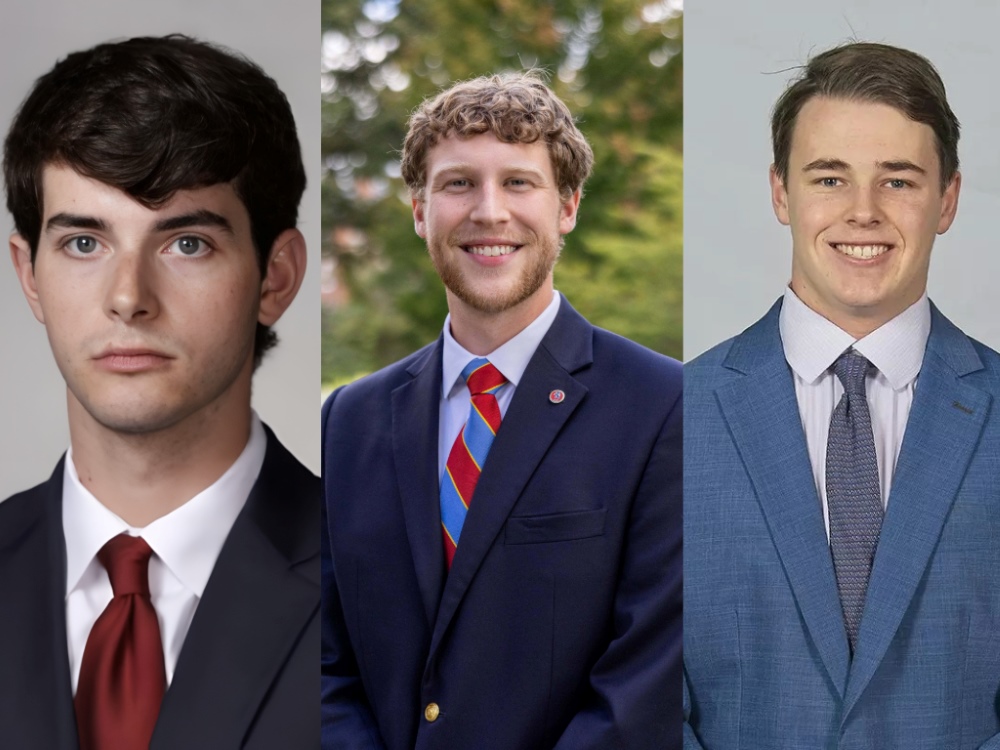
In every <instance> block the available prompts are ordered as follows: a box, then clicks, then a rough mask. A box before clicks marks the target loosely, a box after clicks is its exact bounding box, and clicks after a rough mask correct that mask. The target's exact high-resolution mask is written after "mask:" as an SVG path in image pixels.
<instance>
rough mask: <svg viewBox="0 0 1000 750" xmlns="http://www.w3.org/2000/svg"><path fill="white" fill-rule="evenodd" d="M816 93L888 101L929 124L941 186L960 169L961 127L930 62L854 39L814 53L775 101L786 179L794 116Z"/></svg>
mask: <svg viewBox="0 0 1000 750" xmlns="http://www.w3.org/2000/svg"><path fill="white" fill-rule="evenodd" d="M815 96H823V97H828V98H831V99H848V100H852V101H861V102H875V103H878V104H886V105H888V106H890V107H892V108H894V109H897V110H899V111H900V112H902V113H903V114H904V115H906V116H907V117H908V118H909V119H911V120H913V121H914V122H920V123H923V124H925V125H929V126H930V127H931V129H932V130H933V131H934V136H935V140H936V142H937V153H938V161H939V163H940V166H941V189H942V190H944V188H945V187H947V186H948V183H949V182H950V181H951V178H952V177H954V175H955V172H957V171H958V134H959V127H960V126H959V123H958V119H957V118H956V117H955V113H954V112H952V111H951V107H949V106H948V99H947V97H946V96H945V90H944V83H943V82H942V81H941V77H940V76H939V75H938V73H937V71H936V70H935V69H934V66H933V65H931V63H930V61H929V60H927V58H925V57H923V56H922V55H918V54H917V53H916V52H910V51H909V50H905V49H901V48H899V47H892V46H890V45H888V44H872V43H869V42H852V43H850V44H844V45H841V46H839V47H834V48H833V49H831V50H827V51H826V52H822V53H821V54H818V55H816V56H815V57H812V58H810V60H809V62H808V63H806V65H805V67H804V68H803V69H802V73H801V75H800V76H799V77H798V78H797V79H796V80H795V81H794V82H793V83H792V84H791V85H789V87H788V88H787V89H785V93H784V94H782V95H781V98H780V99H778V102H777V104H775V105H774V111H773V112H772V113H771V143H772V145H773V148H774V170H775V172H776V173H777V175H778V177H780V178H781V180H782V182H784V181H785V178H786V177H787V175H788V157H789V154H790V153H791V150H792V133H793V131H794V129H795V120H796V118H797V117H798V114H799V110H801V109H802V106H803V105H804V104H805V103H806V102H807V101H808V100H809V99H812V98H813V97H815Z"/></svg>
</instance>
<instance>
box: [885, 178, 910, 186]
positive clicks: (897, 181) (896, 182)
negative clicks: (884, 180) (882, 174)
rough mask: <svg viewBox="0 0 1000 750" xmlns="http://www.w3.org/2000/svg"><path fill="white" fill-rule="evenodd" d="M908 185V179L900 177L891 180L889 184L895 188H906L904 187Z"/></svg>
mask: <svg viewBox="0 0 1000 750" xmlns="http://www.w3.org/2000/svg"><path fill="white" fill-rule="evenodd" d="M906 185H907V182H906V180H900V179H898V178H897V179H895V180H889V186H890V187H894V188H904V187H906Z"/></svg>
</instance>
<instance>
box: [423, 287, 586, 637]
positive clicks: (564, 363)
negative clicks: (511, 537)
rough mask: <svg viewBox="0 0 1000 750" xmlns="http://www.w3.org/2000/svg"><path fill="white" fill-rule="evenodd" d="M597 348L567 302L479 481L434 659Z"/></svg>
mask: <svg viewBox="0 0 1000 750" xmlns="http://www.w3.org/2000/svg"><path fill="white" fill-rule="evenodd" d="M592 345H593V327H592V326H591V325H590V324H589V323H588V322H587V321H586V320H584V319H583V318H582V317H581V316H580V315H579V314H578V313H577V312H576V311H575V310H574V309H573V308H572V307H571V306H570V305H569V303H568V302H567V301H566V300H565V299H562V300H561V301H560V307H559V313H558V315H557V316H556V319H555V321H553V323H552V327H551V328H550V329H549V331H548V333H546V334H545V337H544V338H543V339H542V342H541V344H540V345H539V347H538V349H537V350H536V351H535V354H534V355H533V356H532V358H531V361H530V362H529V363H528V367H527V369H526V370H525V371H524V376H523V377H522V378H521V382H520V383H518V385H517V390H516V391H515V393H514V398H513V400H512V401H511V403H510V407H509V408H508V410H507V414H506V415H505V416H504V419H503V423H502V424H501V426H500V430H499V431H498V432H497V436H496V439H495V440H494V442H493V447H492V448H491V449H490V455H489V457H488V458H487V460H486V465H485V466H484V467H483V472H482V474H481V475H480V477H479V483H478V485H477V486H476V493H475V496H474V497H473V500H472V504H471V505H470V508H469V514H468V516H467V517H466V519H465V525H464V527H463V528H462V538H461V539H460V540H459V543H458V549H457V551H456V553H455V559H454V561H453V562H452V568H451V571H450V572H449V573H448V578H447V581H446V583H445V587H444V592H443V594H442V597H441V606H440V608H439V610H438V613H437V622H436V623H435V626H434V634H433V636H432V639H431V649H430V655H431V657H433V655H434V653H435V652H436V651H437V648H438V646H439V645H440V643H441V639H442V637H443V636H444V633H445V631H446V630H447V628H448V625H449V624H450V623H451V620H452V617H453V616H454V614H455V612H456V610H457V609H458V606H459V604H460V603H461V601H462V598H463V597H464V596H465V592H466V591H468V588H469V585H470V584H471V582H472V579H473V578H474V577H475V575H476V572H477V571H478V570H479V566H480V565H481V564H482V562H483V559H484V558H485V557H486V554H487V553H488V552H489V550H490V549H491V547H492V546H493V543H494V541H495V539H496V537H497V534H499V533H500V531H501V529H502V528H503V525H504V523H505V522H506V520H507V517H508V516H509V515H510V512H511V509H512V508H513V507H514V504H515V503H516V502H517V500H518V498H519V497H520V496H521V493H522V491H523V490H524V487H525V485H526V484H527V483H528V480H529V479H530V478H531V475H532V474H533V473H534V472H535V469H536V468H537V467H538V464H539V463H540V462H541V461H542V459H543V458H544V457H545V454H546V453H547V452H548V450H549V446H550V445H551V444H552V441H553V440H555V438H556V436H557V435H558V434H559V432H560V430H561V429H562V427H563V425H564V424H565V423H566V422H567V421H568V420H569V418H570V417H571V416H572V414H573V412H574V411H576V408H577V407H578V406H579V405H580V402H581V401H582V400H583V398H584V396H585V395H586V394H587V388H586V387H585V386H584V385H583V384H581V383H580V382H579V381H577V380H576V379H575V378H574V377H573V375H572V373H573V372H575V371H577V370H578V369H580V368H581V367H584V366H586V365H588V364H590V363H591V362H592V361H593V349H592ZM554 390H561V391H563V393H564V394H565V399H564V400H563V401H562V402H560V403H558V404H553V403H550V401H549V394H550V393H551V392H552V391H554ZM435 465H436V464H435ZM438 517H439V514H438ZM439 546H440V543H439Z"/></svg>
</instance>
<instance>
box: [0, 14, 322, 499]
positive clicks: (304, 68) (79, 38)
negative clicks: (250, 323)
mask: <svg viewBox="0 0 1000 750" xmlns="http://www.w3.org/2000/svg"><path fill="white" fill-rule="evenodd" d="M173 32H179V33H184V34H189V35H191V36H194V37H197V38H200V39H204V40H206V41H212V42H216V43H219V44H222V45H224V46H227V47H230V48H232V49H234V50H238V51H239V52H242V53H243V54H245V55H246V56H247V57H249V58H250V59H251V60H253V61H254V62H256V63H257V64H258V65H260V66H261V67H262V68H263V69H264V70H265V71H266V72H267V73H268V74H269V75H270V76H271V77H272V78H274V79H275V80H276V81H277V82H278V85H279V86H280V87H281V89H282V90H283V91H284V92H285V95H286V96H287V97H288V99H289V101H290V102H291V105H292V111H293V113H294V116H295V121H296V123H297V125H298V131H299V138H300V141H301V143H302V150H303V157H304V160H305V166H306V174H307V176H308V179H309V185H308V188H307V189H306V193H305V196H304V197H303V200H302V205H301V208H300V218H299V227H300V229H301V230H302V232H303V234H305V237H306V241H307V243H308V246H309V267H308V270H307V273H306V280H305V282H304V283H303V285H302V289H301V290H300V292H299V295H298V298H297V299H296V300H295V302H294V303H293V305H292V306H291V308H290V309H289V310H288V311H287V312H286V314H285V316H284V317H283V318H282V319H281V321H280V322H279V323H278V325H277V326H276V327H275V330H276V331H277V332H278V335H279V337H280V338H281V343H280V344H279V345H278V347H277V348H276V349H274V350H273V351H272V352H270V354H269V355H268V357H267V358H266V359H265V360H264V364H263V365H262V366H261V368H260V370H259V371H258V372H257V374H256V376H255V378H254V399H253V400H254V407H255V408H256V409H257V412H258V413H259V414H260V416H261V418H262V419H263V420H264V421H265V422H267V423H268V424H270V425H271V427H272V428H273V429H274V430H275V432H276V433H277V434H278V436H279V438H280V439H281V440H282V441H283V442H284V443H285V445H286V446H287V447H288V448H289V450H291V451H292V452H293V453H294V454H295V455H296V456H298V458H299V459H300V460H301V461H303V462H304V463H305V464H306V465H307V466H309V467H310V468H311V469H312V470H313V471H315V472H318V471H319V466H320V460H319V407H320V393H319V341H320V336H319V319H320V317H319V265H320V264H319V260H320V248H319V245H320V218H319V167H320V164H319V103H320V98H319V70H318V67H317V65H318V62H317V61H318V59H319V7H318V4H317V3H316V2H315V1H314V0H294V1H293V2H282V3H277V2H263V1H261V0H253V1H244V0H224V1H223V2H219V1H217V0H215V1H208V0H172V1H171V2H134V1H131V0H90V1H89V2H85V3H81V2H76V0H47V1H45V2H36V3H7V4H6V5H5V6H4V11H3V23H0V62H2V70H3V72H2V74H0V129H2V131H3V134H4V135H6V131H7V127H8V125H9V124H10V120H11V118H12V116H13V114H14V112H15V110H16V108H17V106H18V105H19V104H20V103H21V101H22V99H23V98H24V96H25V95H26V94H27V92H28V89H29V87H30V85H31V84H32V82H33V81H34V80H35V79H36V78H37V77H38V76H40V75H42V74H43V73H45V72H46V71H48V70H49V69H50V68H51V67H52V65H53V64H54V63H55V62H56V60H57V59H60V58H62V57H64V56H65V55H66V54H67V53H69V52H72V51H75V50H78V49H84V48H86V47H90V46H93V45H94V44H97V43H99V42H103V41H107V40H109V39H120V38H126V37H130V36H139V35H142V36H146V35H162V34H169V33H173ZM12 229H13V221H12V219H11V218H10V215H9V214H8V213H7V212H6V210H5V209H3V210H0V230H2V231H3V232H4V237H3V238H4V242H3V245H4V248H3V253H2V257H0V320H2V326H0V345H2V346H0V352H2V354H0V386H2V387H0V500H2V499H3V498H5V497H7V496H8V495H10V494H12V493H14V492H16V491H19V490H23V489H27V488H28V487H31V486H33V485H35V484H37V483H39V482H41V481H43V480H45V479H46V478H48V476H49V474H50V473H51V472H52V469H53V467H54V466H55V463H56V461H57V460H58V458H59V456H60V455H61V454H62V452H63V451H64V450H65V449H66V447H67V446H68V444H69V430H68V427H67V424H66V404H65V402H66V398H65V385H64V384H63V381H62V378H61V377H60V375H59V371H58V370H57V369H56V366H55V364H54V362H53V359H52V355H51V353H50V351H49V347H48V341H47V340H46V337H45V329H44V328H43V327H42V326H41V325H40V324H39V323H38V322H37V321H36V320H35V319H34V317H33V316H32V314H31V311H30V310H29V308H28V305H27V303H26V302H25V301H24V298H23V296H22V294H21V291H20V288H19V286H18V283H17V279H16V277H15V274H14V270H13V267H12V265H11V263H10V260H9V253H8V251H7V242H6V238H7V235H9V233H10V232H11V231H12Z"/></svg>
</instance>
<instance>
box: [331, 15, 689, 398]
mask: <svg viewBox="0 0 1000 750" xmlns="http://www.w3.org/2000/svg"><path fill="white" fill-rule="evenodd" d="M682 11H683V7H682V0H662V1H657V2H643V1H642V0H603V2H596V3H595V2H584V1H582V0H553V1H552V2H541V3H539V2H537V1H535V2H532V1H529V0H494V1H493V2H483V1H482V0H420V1H419V2H409V1H406V0H403V1H400V0H372V1H371V2H366V3H362V4H357V3H344V2H340V0H324V3H323V37H322V50H323V53H322V67H321V90H322V97H323V101H322V116H323V132H322V153H323V183H322V211H323V213H322V218H323V266H322V300H323V382H324V390H325V391H329V389H330V388H332V387H334V386H335V385H338V384H342V383H345V382H349V381H350V380H353V379H355V378H357V377H360V376H361V375H364V374H366V373H368V372H372V371H374V370H376V369H378V368H380V367H383V366H385V365H387V364H389V363H391V362H394V361H396V360H398V359H400V358H402V357H404V356H406V355H407V354H409V353H411V352H413V351H415V350H416V349H418V348H420V347H421V346H423V345H424V344H426V343H428V342H429V341H431V340H433V339H434V338H435V337H437V335H438V334H439V332H440V329H441V324H442V322H443V320H444V316H445V314H446V313H447V306H446V303H445V295H444V292H443V289H442V286H441V283H440V281H439V280H438V278H437V275H436V273H435V272H434V269H433V267H432V266H431V263H430V261H429V260H428V258H427V254H426V250H425V247H424V244H423V241H422V240H421V239H420V238H419V237H417V236H416V234H414V231H413V220H412V216H411V213H410V202H409V197H408V195H407V194H406V189H405V187H404V186H403V183H402V180H401V179H400V176H399V174H400V173H399V159H398V151H399V149H400V147H401V145H402V141H403V136H404V134H405V124H406V119H407V117H408V115H409V113H410V112H411V111H412V110H413V109H414V107H416V106H417V104H419V103H420V101H421V100H423V99H424V98H425V97H427V96H428V95H431V94H433V93H435V92H436V91H438V90H439V89H440V88H442V87H444V86H447V85H449V84H451V83H453V82H455V81H458V80H462V79H466V78H470V77H473V76H477V75H482V74H487V73H494V72H500V71H504V70H520V69H524V68H541V69H543V70H545V71H547V73H548V74H549V76H550V85H551V86H552V88H553V89H554V90H555V91H556V93H557V94H558V95H559V96H560V97H562V98H563V100H564V101H565V102H566V103H567V105H568V106H569V107H570V109H571V110H572V111H573V113H574V114H575V115H576V116H577V118H578V122H579V125H580V128H581V129H582V131H583V132H584V134H585V135H586V136H587V138H588V140H589V141H590V143H591V145H592V147H593V149H594V153H595V159H596V161H595V166H594V173H593V175H592V177H591V178H590V180H589V181H588V183H587V185H586V188H585V197H584V200H583V202H582V204H581V208H580V215H579V221H578V223H577V228H576V230H575V231H574V232H573V233H572V234H571V235H569V236H568V237H567V241H566V247H565V249H564V250H563V254H562V258H561V260H560V261H559V264H558V266H557V267H556V275H555V281H556V288H557V289H559V290H560V291H561V292H563V293H564V294H565V295H566V297H567V299H568V300H569V301H570V302H571V303H572V304H573V306H574V307H576V309H577V310H579V311H580V312H581V313H582V314H583V315H584V316H586V317H587V318H588V319H589V320H590V321H591V322H593V323H594V324H596V325H599V326H602V327H604V328H608V329H610V330H612V331H614V332H616V333H619V334H621V335H623V336H626V337H628V338H631V339H634V340H635V341H638V342H640V343H642V344H644V345H646V346H648V347H650V348H652V349H655V350H657V351H660V352H663V353H665V354H669V355H671V356H674V357H680V355H681V306H682V292H681V278H682V268H681V250H682V158H681V146H682V142H681V96H682V90H681V79H682V54H681V50H682Z"/></svg>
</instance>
